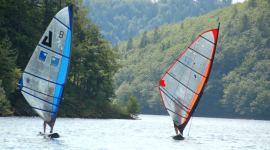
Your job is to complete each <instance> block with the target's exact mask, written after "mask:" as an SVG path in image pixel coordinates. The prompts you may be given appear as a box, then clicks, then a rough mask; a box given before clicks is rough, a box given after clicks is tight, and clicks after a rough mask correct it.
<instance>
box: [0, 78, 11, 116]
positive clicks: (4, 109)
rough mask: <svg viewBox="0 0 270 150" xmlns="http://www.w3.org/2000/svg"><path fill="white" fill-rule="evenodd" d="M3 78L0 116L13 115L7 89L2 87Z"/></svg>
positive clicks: (0, 94) (0, 90)
mask: <svg viewBox="0 0 270 150" xmlns="http://www.w3.org/2000/svg"><path fill="white" fill-rule="evenodd" d="M1 82H2V81H1V80H0V116H7V115H11V114H12V111H11V106H10V103H9V101H8V100H7V97H6V94H5V90H4V89H3V88H2V87H1Z"/></svg>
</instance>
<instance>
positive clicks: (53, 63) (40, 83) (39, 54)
mask: <svg viewBox="0 0 270 150" xmlns="http://www.w3.org/2000/svg"><path fill="white" fill-rule="evenodd" d="M72 19H73V14H72V6H68V7H65V8H63V9H61V10H60V11H59V12H58V13H57V14H56V15H55V16H54V17H53V18H52V20H51V22H50V24H49V25H48V27H47V29H46V30H45V32H44V34H43V36H42V37H41V39H40V40H39V42H38V44H37V46H36V48H35V50H34V52H33V54H32V56H31V58H30V60H29V62H28V64H27V66H26V68H25V70H24V72H23V74H22V79H21V81H20V83H19V84H20V89H21V92H22V94H23V96H24V97H25V99H26V101H27V102H28V103H29V105H30V106H31V107H32V108H33V109H34V110H35V111H36V113H37V114H38V115H39V116H40V117H41V118H42V119H43V120H44V121H46V122H47V123H48V124H49V125H53V124H54V122H55V120H56V114H57V112H58V109H59V105H60V101H61V100H62V95H63V89H64V85H65V82H66V77H67V73H68V67H69V63H70V54H71V39H72Z"/></svg>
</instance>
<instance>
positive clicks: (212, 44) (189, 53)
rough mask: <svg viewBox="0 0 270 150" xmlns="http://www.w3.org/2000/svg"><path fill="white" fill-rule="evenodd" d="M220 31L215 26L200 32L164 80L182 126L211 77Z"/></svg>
mask: <svg viewBox="0 0 270 150" xmlns="http://www.w3.org/2000/svg"><path fill="white" fill-rule="evenodd" d="M218 31H219V29H218V28H217V29H211V30H208V31H205V32H203V33H201V34H200V35H198V36H197V37H196V38H195V40H194V41H193V42H192V43H191V44H190V45H189V46H188V47H187V48H186V50H185V51H184V52H183V53H181V54H180V56H179V57H178V58H177V59H175V61H174V62H173V63H172V65H171V66H170V67H169V69H168V70H167V71H166V73H165V74H164V76H163V77H162V78H161V80H160V86H159V90H160V95H161V99H162V102H163V104H164V107H165V108H166V110H167V111H168V113H169V115H170V116H171V118H172V120H174V122H175V124H176V125H177V126H178V128H179V129H181V130H183V129H184V128H185V126H186V124H187V122H188V121H189V119H190V117H191V115H192V113H193V112H194V110H195V109H196V107H197V104H198V102H199V100H200V97H201V95H202V92H203V89H204V87H205V85H206V83H207V80H208V78H209V74H210V71H211V68H212V63H213V59H214V54H215V49H216V44H217V38H218ZM175 100H176V101H175ZM179 104H181V105H179ZM183 106H185V107H183Z"/></svg>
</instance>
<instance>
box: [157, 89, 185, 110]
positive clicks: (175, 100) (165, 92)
mask: <svg viewBox="0 0 270 150" xmlns="http://www.w3.org/2000/svg"><path fill="white" fill-rule="evenodd" d="M160 90H161V91H162V92H163V93H164V94H165V95H166V96H168V98H170V97H172V98H173V99H174V100H172V99H171V98H170V99H171V100H172V101H174V102H175V103H176V104H178V103H177V102H179V101H178V100H177V99H176V98H175V97H174V96H173V95H172V94H171V93H170V92H169V91H167V90H166V89H165V88H160ZM168 94H169V95H168ZM179 104H180V105H182V106H179V107H181V108H183V107H184V108H185V109H187V110H189V109H188V107H187V106H185V105H184V104H182V103H181V102H179ZM179 104H178V105H179Z"/></svg>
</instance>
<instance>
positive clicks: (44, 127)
mask: <svg viewBox="0 0 270 150" xmlns="http://www.w3.org/2000/svg"><path fill="white" fill-rule="evenodd" d="M46 126H47V122H46V121H44V123H43V132H44V134H45V133H46ZM49 126H50V127H51V130H50V133H52V132H53V125H52V126H51V125H49Z"/></svg>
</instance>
